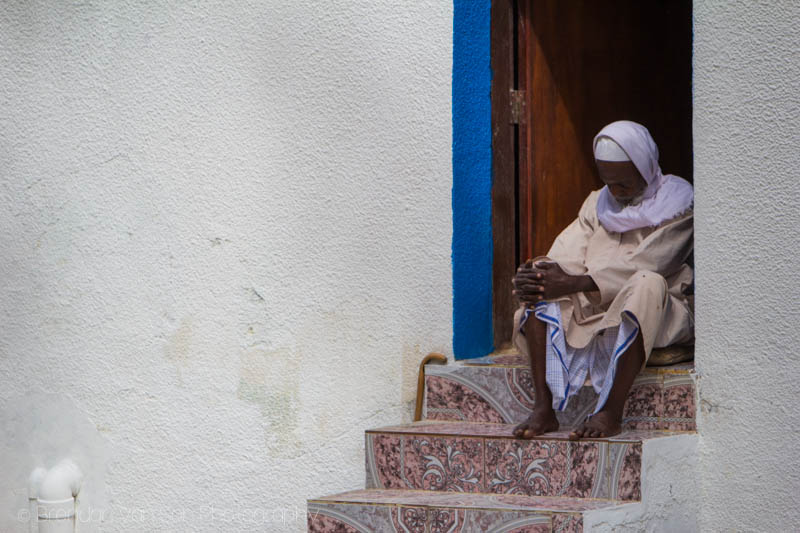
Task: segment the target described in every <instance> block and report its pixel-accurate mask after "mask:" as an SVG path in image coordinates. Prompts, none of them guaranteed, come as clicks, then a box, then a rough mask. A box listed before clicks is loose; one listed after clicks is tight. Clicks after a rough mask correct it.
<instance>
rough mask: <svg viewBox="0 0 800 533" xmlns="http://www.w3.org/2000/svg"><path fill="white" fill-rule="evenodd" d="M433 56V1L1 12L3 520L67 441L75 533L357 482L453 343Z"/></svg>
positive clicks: (228, 512) (219, 521)
mask: <svg viewBox="0 0 800 533" xmlns="http://www.w3.org/2000/svg"><path fill="white" fill-rule="evenodd" d="M451 56H452V5H451V3H450V2H441V1H438V0H415V1H413V2H400V3H398V2H391V1H388V0H337V1H333V2H317V1H313V0H297V1H293V2H283V1H277V0H269V1H261V2H238V1H237V2H222V1H215V2H211V1H208V2H161V3H153V2H100V1H91V0H90V1H87V2H50V1H45V0H41V1H29V0H19V1H13V2H4V4H3V8H2V10H0V174H1V175H0V178H1V179H0V201H2V209H0V232H1V233H0V235H1V236H0V239H2V253H0V321H1V322H0V417H2V419H1V420H0V422H2V424H0V427H5V428H13V435H12V434H8V433H7V434H5V435H3V437H2V439H3V446H4V447H3V450H4V453H3V454H2V455H0V472H3V475H0V530H2V531H24V530H25V528H26V526H25V525H24V524H23V523H21V522H19V521H18V520H17V512H18V510H19V509H21V508H24V507H25V505H26V500H25V498H26V493H25V481H26V477H27V473H28V472H29V471H30V470H31V469H32V468H33V467H34V466H37V465H38V464H40V463H41V464H43V465H44V466H47V467H49V466H52V464H54V463H55V462H56V460H57V459H58V458H59V455H60V454H61V453H64V454H69V453H74V454H76V455H77V456H78V457H79V458H81V457H84V458H85V457H88V456H91V455H92V454H93V453H94V452H93V451H92V450H95V451H96V452H97V453H96V464H91V463H90V464H85V463H86V461H87V460H83V463H84V464H80V466H81V468H82V469H83V470H84V471H88V472H91V471H93V470H95V472H94V473H93V474H92V475H90V476H88V477H87V482H90V481H91V482H93V483H95V485H98V484H102V485H103V486H102V487H98V486H94V487H93V488H92V490H91V491H88V492H87V493H86V494H91V495H92V496H90V497H88V501H85V502H83V503H82V505H83V506H84V507H92V510H95V511H97V510H98V509H99V510H100V511H103V512H104V513H105V515H104V517H105V518H104V520H103V521H102V523H101V520H100V519H92V520H90V521H89V522H87V523H84V524H82V525H81V531H95V530H99V529H100V528H102V530H103V531H155V530H163V529H170V530H172V531H304V530H305V517H304V516H303V513H304V511H305V499H306V498H308V497H316V496H320V495H323V494H326V493H331V492H335V491H342V490H347V489H351V488H358V487H362V486H363V483H364V478H363V475H364V473H363V468H364V466H363V430H364V429H365V428H367V427H370V426H377V425H383V424H390V423H396V422H399V421H401V420H408V418H409V416H410V413H411V408H410V405H411V401H412V400H413V394H414V386H415V384H414V378H415V375H416V369H417V368H416V367H417V364H418V362H419V360H420V359H421V358H422V357H423V356H424V355H425V353H427V352H428V351H432V350H437V351H443V352H445V353H447V354H448V355H451V353H452V349H451V336H452V326H451V323H452V303H451V302H452V289H451V261H450V249H451V234H452V232H451V205H450V202H451V200H450V198H451V187H452V177H451V176H452V168H451V153H452V152H451V118H450V117H451V114H450V101H451V67H452V59H451ZM29 414H31V415H33V416H36V418H37V420H38V422H37V423H38V424H39V425H38V426H37V427H38V429H37V430H36V431H28V432H27V433H26V431H27V430H25V429H24V428H25V427H26V426H25V422H24V421H22V418H24V417H25V416H27V415H29ZM55 419H57V421H56V420H55ZM65 420H66V421H67V422H70V421H73V422H74V424H69V423H68V424H64V421H65ZM87 421H89V422H87ZM31 423H33V422H31ZM70 425H74V427H75V428H76V430H75V433H74V434H69V430H68V428H69V427H70ZM51 427H53V428H55V429H54V430H53V431H49V428H51ZM65 427H66V428H67V429H65ZM92 427H94V428H95V430H96V431H95V430H93V429H92ZM31 435H40V436H41V435H46V436H44V437H40V438H39V439H34V440H36V442H23V440H29V437H30V436H31ZM47 435H49V437H47ZM20 436H27V437H26V438H24V439H23V438H20ZM98 437H100V438H99V439H98ZM59 438H64V439H65V440H66V441H68V445H67V444H65V446H64V451H63V452H62V451H61V448H59V446H54V445H53V442H52V441H53V440H56V439H59ZM44 441H48V442H44ZM70 450H72V451H70ZM101 452H102V453H101ZM26 461H27V463H26ZM11 473H13V475H12V474H11ZM92 480H93V481H92ZM281 513H284V514H283V516H284V518H283V519H282V518H281ZM295 513H297V514H295ZM87 516H88V515H87ZM93 516H96V515H93ZM281 520H285V521H286V522H287V523H286V524H282V523H281Z"/></svg>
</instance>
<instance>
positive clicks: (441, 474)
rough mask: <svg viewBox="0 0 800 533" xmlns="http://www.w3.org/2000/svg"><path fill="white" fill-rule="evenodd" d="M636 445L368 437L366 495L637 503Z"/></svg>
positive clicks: (639, 455) (638, 465)
mask: <svg viewBox="0 0 800 533" xmlns="http://www.w3.org/2000/svg"><path fill="white" fill-rule="evenodd" d="M641 459H642V445H641V443H640V442H639V443H634V442H595V441H580V442H571V441H566V440H532V441H523V440H518V439H509V438H493V437H464V436H437V435H409V434H397V433H367V435H366V470H367V488H398V489H423V490H437V491H461V492H484V493H502V494H506V493H508V494H526V495H531V496H570V497H576V498H607V499H614V500H628V501H631V500H639V499H640V475H641Z"/></svg>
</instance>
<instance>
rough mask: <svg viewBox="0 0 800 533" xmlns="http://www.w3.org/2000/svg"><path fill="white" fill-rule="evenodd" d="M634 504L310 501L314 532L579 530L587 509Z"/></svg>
mask: <svg viewBox="0 0 800 533" xmlns="http://www.w3.org/2000/svg"><path fill="white" fill-rule="evenodd" d="M632 505H638V504H625V505H620V502H614V501H607V500H581V499H575V498H551V497H543V496H538V497H536V496H523V495H519V494H470V493H467V494H465V493H459V492H433V491H422V490H396V489H367V490H354V491H350V492H343V493H341V494H335V495H333V496H327V497H324V498H317V499H313V500H308V531H310V532H316V533H322V532H326V533H328V532H333V531H337V532H343V533H344V532H348V533H352V532H373V531H374V532H389V531H408V532H430V533H445V532H448V533H468V532H475V533H479V532H485V531H496V532H509V533H512V532H513V533H545V532H553V531H559V532H562V533H567V532H571V533H578V532H581V531H583V519H584V515H585V514H586V513H588V512H597V511H603V510H616V509H618V508H620V507H625V506H632Z"/></svg>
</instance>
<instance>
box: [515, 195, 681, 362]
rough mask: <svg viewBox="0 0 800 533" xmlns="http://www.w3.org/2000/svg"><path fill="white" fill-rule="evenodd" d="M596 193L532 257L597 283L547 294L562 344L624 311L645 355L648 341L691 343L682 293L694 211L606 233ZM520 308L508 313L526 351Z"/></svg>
mask: <svg viewBox="0 0 800 533" xmlns="http://www.w3.org/2000/svg"><path fill="white" fill-rule="evenodd" d="M598 194H599V191H593V192H592V193H591V194H589V196H588V197H587V198H586V200H585V201H584V203H583V206H582V207H581V209H580V212H579V214H578V218H577V219H575V220H574V221H573V222H572V223H571V224H570V225H569V226H567V228H566V229H564V231H562V232H561V234H560V235H559V236H558V237H557V238H556V240H555V242H554V243H553V246H552V247H551V248H550V251H549V252H548V253H547V255H546V256H540V257H537V258H535V260H544V261H555V262H557V263H558V264H559V265H560V266H561V267H562V268H563V269H564V271H565V272H567V273H568V274H575V275H584V274H585V275H589V276H591V277H592V279H593V280H594V282H595V284H596V285H597V287H598V289H599V291H592V292H587V293H576V294H571V295H569V296H564V297H561V298H556V299H554V300H551V301H557V302H559V305H560V309H561V319H562V327H563V329H564V332H565V340H566V342H567V344H569V345H570V346H572V347H574V348H583V347H585V346H586V345H587V344H588V343H589V342H590V341H591V339H592V338H593V337H594V335H595V334H596V333H597V332H598V331H600V330H603V329H605V328H610V327H614V326H618V325H619V324H620V322H621V320H622V313H623V311H630V312H631V313H633V315H634V316H635V317H636V319H637V320H638V322H639V325H640V327H641V332H642V338H643V341H644V348H645V357H646V359H647V358H649V357H650V352H651V351H652V349H653V348H654V347H656V348H659V347H664V346H670V345H673V344H687V343H690V342H692V341H693V339H694V312H693V308H692V307H693V306H692V304H691V302H690V297H687V296H686V295H685V294H684V290H685V289H686V288H687V287H689V286H690V285H691V283H692V280H693V272H692V268H691V267H690V266H689V265H688V264H686V260H687V259H688V257H689V255H690V254H691V252H692V249H693V215H692V211H691V210H690V211H688V212H686V213H684V214H682V215H679V216H677V217H675V218H673V219H672V220H669V221H666V222H664V223H662V224H661V225H660V226H657V227H655V228H640V229H636V230H631V231H626V232H624V233H615V232H607V231H606V230H605V229H604V228H603V226H602V225H601V224H600V222H599V221H598V219H597V210H596V206H597V197H598ZM523 311H524V307H523V306H521V307H520V308H519V309H518V310H517V312H516V313H515V314H514V331H513V339H512V340H513V343H514V345H515V346H516V347H517V349H518V350H520V352H521V353H525V354H527V353H528V346H527V342H526V340H525V337H524V336H523V335H520V333H519V324H520V322H521V317H522V313H523Z"/></svg>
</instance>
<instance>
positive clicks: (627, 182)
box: [595, 161, 647, 205]
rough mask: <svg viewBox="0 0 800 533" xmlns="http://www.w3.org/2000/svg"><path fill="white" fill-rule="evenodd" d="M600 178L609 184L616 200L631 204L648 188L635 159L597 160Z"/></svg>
mask: <svg viewBox="0 0 800 533" xmlns="http://www.w3.org/2000/svg"><path fill="white" fill-rule="evenodd" d="M595 163H597V172H598V173H599V174H600V179H601V180H603V183H605V184H606V185H608V190H609V191H610V192H611V195H612V196H613V197H614V199H615V200H616V201H618V202H619V203H621V204H623V205H630V204H631V203H633V202H634V201H635V200H637V199H638V198H639V197H640V196H641V194H642V193H643V192H644V190H645V189H646V188H647V182H646V181H645V180H644V178H643V177H642V175H641V174H639V171H638V170H637V169H636V165H634V164H633V161H595Z"/></svg>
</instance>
